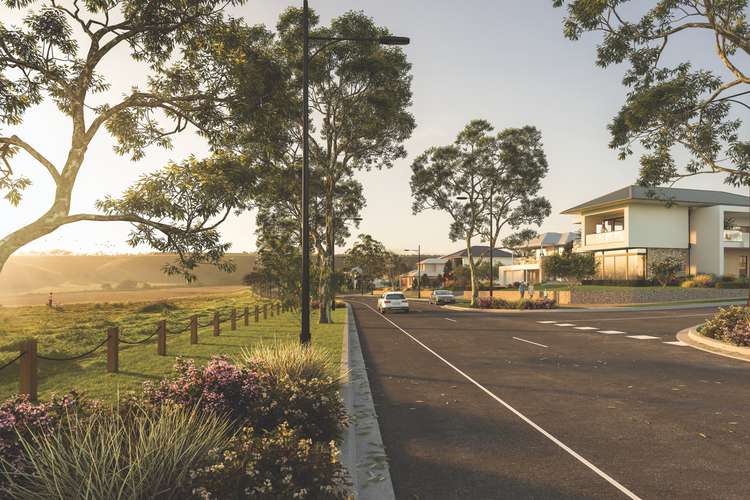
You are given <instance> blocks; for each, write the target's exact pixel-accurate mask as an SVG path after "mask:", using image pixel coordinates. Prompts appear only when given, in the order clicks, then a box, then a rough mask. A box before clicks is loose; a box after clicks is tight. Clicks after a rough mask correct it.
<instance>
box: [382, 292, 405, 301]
mask: <svg viewBox="0 0 750 500" xmlns="http://www.w3.org/2000/svg"><path fill="white" fill-rule="evenodd" d="M385 298H386V299H390V300H403V299H405V298H406V297H404V294H403V293H389V294H388V295H386V296H385Z"/></svg>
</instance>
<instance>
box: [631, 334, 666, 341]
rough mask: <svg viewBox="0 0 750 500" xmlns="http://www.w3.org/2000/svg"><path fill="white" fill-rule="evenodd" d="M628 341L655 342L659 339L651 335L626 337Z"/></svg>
mask: <svg viewBox="0 0 750 500" xmlns="http://www.w3.org/2000/svg"><path fill="white" fill-rule="evenodd" d="M627 337H628V338H629V339H637V340H656V339H658V338H659V337H654V336H651V335H628V336H627Z"/></svg>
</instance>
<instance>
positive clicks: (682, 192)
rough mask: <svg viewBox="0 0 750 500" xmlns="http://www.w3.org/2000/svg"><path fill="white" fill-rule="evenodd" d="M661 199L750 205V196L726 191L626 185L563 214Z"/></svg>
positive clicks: (682, 202) (685, 202)
mask: <svg viewBox="0 0 750 500" xmlns="http://www.w3.org/2000/svg"><path fill="white" fill-rule="evenodd" d="M636 200H640V201H660V202H664V203H674V204H679V205H690V206H706V207H708V206H713V205H732V206H740V207H747V206H750V196H742V195H739V194H734V193H727V192H725V191H710V190H704V189H685V188H672V187H645V186H637V185H633V186H626V187H624V188H621V189H618V190H617V191H612V192H611V193H608V194H605V195H604V196H600V197H598V198H594V199H593V200H590V201H587V202H585V203H581V204H580V205H576V206H574V207H572V208H569V209H567V210H564V211H562V212H561V213H562V214H568V215H574V214H577V213H580V212H582V211H584V210H586V209H590V208H598V207H604V206H607V205H611V204H613V203H618V202H623V201H636Z"/></svg>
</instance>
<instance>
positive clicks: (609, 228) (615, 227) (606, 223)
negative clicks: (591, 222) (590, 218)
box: [596, 217, 625, 234]
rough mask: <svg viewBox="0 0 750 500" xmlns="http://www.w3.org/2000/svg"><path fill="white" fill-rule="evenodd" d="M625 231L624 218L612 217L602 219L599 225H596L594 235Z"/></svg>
mask: <svg viewBox="0 0 750 500" xmlns="http://www.w3.org/2000/svg"><path fill="white" fill-rule="evenodd" d="M624 230H625V217H614V218H612V219H604V220H603V221H602V222H601V224H597V225H596V233H597V234H601V233H611V232H614V231H624Z"/></svg>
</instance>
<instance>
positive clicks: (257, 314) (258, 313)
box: [255, 304, 260, 323]
mask: <svg viewBox="0 0 750 500" xmlns="http://www.w3.org/2000/svg"><path fill="white" fill-rule="evenodd" d="M259 315H260V307H258V304H255V322H256V323H257V322H258V316H259Z"/></svg>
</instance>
